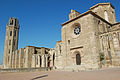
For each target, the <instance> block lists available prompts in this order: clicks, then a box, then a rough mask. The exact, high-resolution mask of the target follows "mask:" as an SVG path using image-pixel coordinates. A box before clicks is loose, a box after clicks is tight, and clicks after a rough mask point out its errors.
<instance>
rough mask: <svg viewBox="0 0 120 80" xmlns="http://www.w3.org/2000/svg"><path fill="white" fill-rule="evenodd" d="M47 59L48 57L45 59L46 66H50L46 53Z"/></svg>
mask: <svg viewBox="0 0 120 80" xmlns="http://www.w3.org/2000/svg"><path fill="white" fill-rule="evenodd" d="M45 59H46V60H45V64H46V65H45V67H48V56H47V55H45Z"/></svg>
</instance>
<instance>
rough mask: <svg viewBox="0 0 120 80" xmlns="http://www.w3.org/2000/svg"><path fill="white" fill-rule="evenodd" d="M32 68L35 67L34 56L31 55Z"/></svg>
mask: <svg viewBox="0 0 120 80" xmlns="http://www.w3.org/2000/svg"><path fill="white" fill-rule="evenodd" d="M32 67H35V55H32Z"/></svg>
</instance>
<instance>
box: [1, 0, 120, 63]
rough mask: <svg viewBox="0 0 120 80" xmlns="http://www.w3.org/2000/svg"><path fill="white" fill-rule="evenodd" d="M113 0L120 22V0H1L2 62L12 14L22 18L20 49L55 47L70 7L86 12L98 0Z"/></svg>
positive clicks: (20, 21) (108, 0)
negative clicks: (7, 26)
mask: <svg viewBox="0 0 120 80" xmlns="http://www.w3.org/2000/svg"><path fill="white" fill-rule="evenodd" d="M103 2H110V3H112V5H113V6H114V7H115V9H116V10H115V11H116V17H117V21H118V22H119V21H120V0H0V64H1V63H2V62H3V53H4V41H5V32H6V24H7V23H8V20H9V18H10V17H16V18H18V19H19V23H20V32H19V46H18V47H19V48H24V47H25V46H29V45H30V46H38V47H48V48H54V46H55V44H56V41H59V40H61V27H62V26H61V24H62V23H64V22H65V21H67V20H68V15H69V13H70V10H71V9H74V10H77V11H78V12H80V13H84V12H86V11H87V10H88V9H89V8H90V7H92V6H93V5H95V4H97V3H103Z"/></svg>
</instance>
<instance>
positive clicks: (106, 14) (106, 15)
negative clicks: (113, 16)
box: [104, 10, 109, 21]
mask: <svg viewBox="0 0 120 80" xmlns="http://www.w3.org/2000/svg"><path fill="white" fill-rule="evenodd" d="M104 17H105V20H106V21H109V20H108V13H107V11H106V10H105V12H104Z"/></svg>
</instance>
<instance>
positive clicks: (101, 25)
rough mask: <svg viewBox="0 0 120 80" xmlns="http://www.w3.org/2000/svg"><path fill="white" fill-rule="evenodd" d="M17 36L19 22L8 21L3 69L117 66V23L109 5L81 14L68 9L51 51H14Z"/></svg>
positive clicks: (119, 59) (119, 43)
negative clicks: (59, 36) (57, 38)
mask: <svg viewBox="0 0 120 80" xmlns="http://www.w3.org/2000/svg"><path fill="white" fill-rule="evenodd" d="M18 36H19V21H18V19H17V18H10V19H9V23H8V24H7V27H6V37H5V48H4V60H3V65H4V68H40V67H53V68H54V69H57V70H72V71H73V70H94V69H100V68H108V67H118V66H120V22H117V21H116V14H115V8H114V6H113V5H112V4H110V3H99V4H96V5H94V6H92V7H90V9H89V10H88V11H87V12H85V13H83V14H80V13H79V12H77V11H75V10H71V13H70V14H69V20H68V21H67V22H65V23H63V24H62V29H61V37H62V38H61V40H60V41H57V42H56V46H55V48H45V47H35V46H27V47H25V48H21V49H19V50H18Z"/></svg>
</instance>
